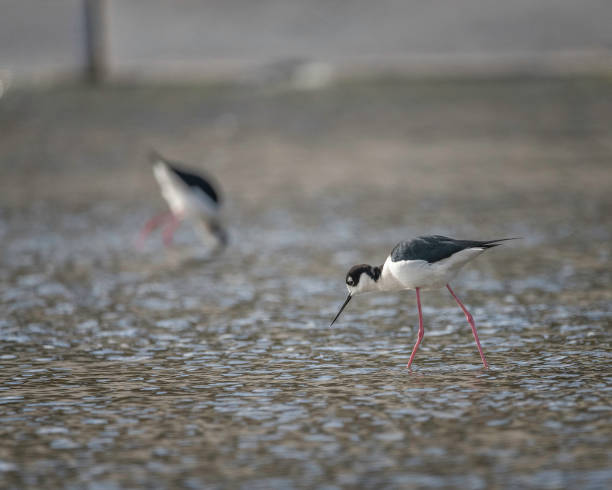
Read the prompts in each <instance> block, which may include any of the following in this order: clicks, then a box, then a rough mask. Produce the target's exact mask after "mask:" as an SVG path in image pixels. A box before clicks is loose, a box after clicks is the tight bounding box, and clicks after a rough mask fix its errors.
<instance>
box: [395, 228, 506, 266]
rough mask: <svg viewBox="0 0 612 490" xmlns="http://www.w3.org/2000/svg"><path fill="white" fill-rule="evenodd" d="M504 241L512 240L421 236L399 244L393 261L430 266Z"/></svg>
mask: <svg viewBox="0 0 612 490" xmlns="http://www.w3.org/2000/svg"><path fill="white" fill-rule="evenodd" d="M503 240H512V238H500V239H499V240H486V241H477V240H455V239H454V238H449V237H446V236H442V235H429V236H420V237H418V238H415V239H414V240H410V241H405V242H400V243H398V244H397V245H396V246H395V248H394V249H393V250H392V251H391V260H392V261H393V262H399V261H400V260H424V261H426V262H429V263H430V264H431V263H433V262H438V261H439V260H443V259H446V258H448V257H450V256H451V255H453V254H456V253H457V252H460V251H461V250H465V249H466V248H491V247H495V246H497V245H500V244H499V243H496V242H500V241H503Z"/></svg>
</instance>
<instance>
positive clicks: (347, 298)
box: [329, 293, 352, 327]
mask: <svg viewBox="0 0 612 490" xmlns="http://www.w3.org/2000/svg"><path fill="white" fill-rule="evenodd" d="M351 298H352V296H351V293H349V295H348V296H347V297H346V300H345V301H344V303H343V304H342V306H341V307H340V311H339V312H338V314H337V315H336V316H335V318H334V319H333V320H332V322H331V323H330V324H329V326H330V327H331V326H332V325H333V324H334V322H335V321H336V320H337V319H338V317H339V316H340V313H342V310H344V308H346V305H348V303H349V301H350V300H351Z"/></svg>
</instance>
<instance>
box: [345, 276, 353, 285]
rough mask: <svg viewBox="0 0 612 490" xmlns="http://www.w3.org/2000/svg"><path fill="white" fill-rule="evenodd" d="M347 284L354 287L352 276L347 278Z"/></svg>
mask: <svg viewBox="0 0 612 490" xmlns="http://www.w3.org/2000/svg"><path fill="white" fill-rule="evenodd" d="M346 283H347V284H348V285H349V286H352V285H353V278H352V277H350V276H349V277H347V278H346Z"/></svg>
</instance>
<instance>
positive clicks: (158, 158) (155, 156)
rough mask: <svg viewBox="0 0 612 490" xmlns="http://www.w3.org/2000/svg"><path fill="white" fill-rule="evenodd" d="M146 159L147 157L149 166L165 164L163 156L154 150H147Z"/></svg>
mask: <svg viewBox="0 0 612 490" xmlns="http://www.w3.org/2000/svg"><path fill="white" fill-rule="evenodd" d="M148 157H149V163H151V165H155V164H156V163H157V162H164V163H166V161H167V160H166V159H165V158H164V157H163V155H162V154H161V153H160V152H158V151H157V150H156V149H154V148H151V149H150V150H149V153H148Z"/></svg>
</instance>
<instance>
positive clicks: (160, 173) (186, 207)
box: [137, 152, 227, 248]
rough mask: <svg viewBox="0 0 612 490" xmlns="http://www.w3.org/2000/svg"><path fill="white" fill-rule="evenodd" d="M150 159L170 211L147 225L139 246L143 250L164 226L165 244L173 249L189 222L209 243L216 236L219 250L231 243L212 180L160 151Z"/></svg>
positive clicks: (142, 231)
mask: <svg viewBox="0 0 612 490" xmlns="http://www.w3.org/2000/svg"><path fill="white" fill-rule="evenodd" d="M149 159H150V161H151V164H152V165H153V174H154V176H155V179H156V180H157V183H158V184H159V187H160V190H161V194H162V196H163V198H164V199H165V200H166V202H167V203H168V207H169V208H170V211H168V212H165V213H161V214H158V215H156V216H153V218H151V219H150V220H149V221H147V222H146V223H145V225H144V227H143V228H142V230H141V232H140V235H139V237H138V241H137V245H138V247H139V248H141V247H142V245H143V244H144V241H145V240H146V238H147V237H148V236H149V235H150V234H151V232H152V231H154V230H155V229H157V228H159V227H160V226H163V227H164V229H163V239H164V245H165V246H166V247H169V246H170V245H171V244H172V238H173V236H174V232H175V231H176V230H177V228H178V226H179V225H180V224H181V222H182V221H184V220H188V221H189V222H191V223H192V224H193V225H194V227H195V229H196V230H197V231H198V232H200V234H201V235H202V237H203V238H204V239H205V240H207V239H208V238H209V237H213V238H214V240H215V244H216V248H223V247H224V246H225V245H226V244H227V233H226V231H225V228H224V227H223V225H222V223H221V213H220V211H221V196H220V195H219V192H218V191H217V189H216V188H215V186H214V185H213V184H212V183H211V182H210V179H208V178H204V177H203V176H201V175H198V174H196V173H195V172H193V171H191V170H186V169H184V168H183V166H182V164H179V163H176V162H171V161H169V160H167V159H165V158H164V157H163V156H161V155H160V154H159V153H156V152H151V153H150V155H149Z"/></svg>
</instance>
